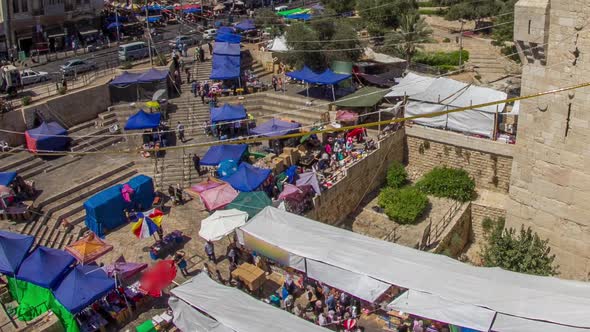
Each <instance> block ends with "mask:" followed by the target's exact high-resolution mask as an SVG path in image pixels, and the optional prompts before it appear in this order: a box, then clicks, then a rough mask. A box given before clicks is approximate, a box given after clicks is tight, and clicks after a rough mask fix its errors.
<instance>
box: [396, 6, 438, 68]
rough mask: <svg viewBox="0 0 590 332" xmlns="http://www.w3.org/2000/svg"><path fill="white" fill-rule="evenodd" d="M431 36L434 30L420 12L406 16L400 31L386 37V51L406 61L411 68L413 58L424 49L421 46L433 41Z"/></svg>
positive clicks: (402, 20)
mask: <svg viewBox="0 0 590 332" xmlns="http://www.w3.org/2000/svg"><path fill="white" fill-rule="evenodd" d="M431 35H432V29H431V28H430V27H429V26H428V24H426V22H425V21H424V18H423V17H420V15H419V14H418V12H415V11H414V12H411V13H407V14H404V15H402V16H401V18H400V28H399V30H397V31H394V32H392V33H389V34H388V35H386V38H385V47H384V51H385V52H386V53H390V54H393V55H395V56H399V57H402V58H404V59H406V61H407V62H408V63H407V66H408V67H409V66H410V64H411V62H412V58H413V57H414V56H415V55H416V53H417V52H418V50H420V49H422V46H421V45H420V44H422V43H428V42H431V41H432V39H431V38H430V36H431Z"/></svg>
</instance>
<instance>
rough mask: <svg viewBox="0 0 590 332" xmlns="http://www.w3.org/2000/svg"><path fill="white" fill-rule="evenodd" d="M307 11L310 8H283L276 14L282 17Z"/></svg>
mask: <svg viewBox="0 0 590 332" xmlns="http://www.w3.org/2000/svg"><path fill="white" fill-rule="evenodd" d="M309 11H310V9H307V8H295V9H289V10H283V11H281V12H278V13H277V15H279V16H283V17H284V16H288V15H293V14H305V13H307V12H309Z"/></svg>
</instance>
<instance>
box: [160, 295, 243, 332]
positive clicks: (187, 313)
mask: <svg viewBox="0 0 590 332" xmlns="http://www.w3.org/2000/svg"><path fill="white" fill-rule="evenodd" d="M168 305H169V306H170V308H172V313H173V322H174V326H176V327H177V328H178V329H179V330H181V331H199V332H234V330H232V329H230V328H229V327H227V326H225V325H223V324H221V323H220V322H218V321H216V320H214V319H211V318H209V317H207V316H205V315H204V314H202V313H200V312H199V311H198V310H197V309H195V308H193V307H191V306H190V305H189V304H188V303H186V302H184V301H183V300H181V299H179V298H177V297H174V296H171V297H170V299H168Z"/></svg>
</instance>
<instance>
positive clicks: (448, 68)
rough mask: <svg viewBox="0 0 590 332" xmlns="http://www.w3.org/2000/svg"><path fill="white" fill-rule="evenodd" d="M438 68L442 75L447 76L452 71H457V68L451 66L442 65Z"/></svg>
mask: <svg viewBox="0 0 590 332" xmlns="http://www.w3.org/2000/svg"><path fill="white" fill-rule="evenodd" d="M436 68H438V70H439V71H440V73H441V74H446V73H448V72H452V71H455V70H457V67H455V66H451V65H440V66H436Z"/></svg>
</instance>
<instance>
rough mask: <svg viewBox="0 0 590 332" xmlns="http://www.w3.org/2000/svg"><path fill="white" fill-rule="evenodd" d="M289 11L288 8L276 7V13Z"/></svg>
mask: <svg viewBox="0 0 590 332" xmlns="http://www.w3.org/2000/svg"><path fill="white" fill-rule="evenodd" d="M287 9H289V7H288V6H278V7H275V12H282V11H283V10H287Z"/></svg>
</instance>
